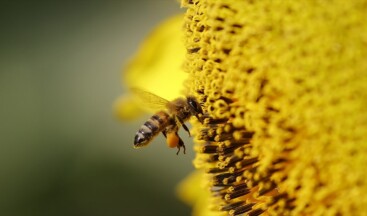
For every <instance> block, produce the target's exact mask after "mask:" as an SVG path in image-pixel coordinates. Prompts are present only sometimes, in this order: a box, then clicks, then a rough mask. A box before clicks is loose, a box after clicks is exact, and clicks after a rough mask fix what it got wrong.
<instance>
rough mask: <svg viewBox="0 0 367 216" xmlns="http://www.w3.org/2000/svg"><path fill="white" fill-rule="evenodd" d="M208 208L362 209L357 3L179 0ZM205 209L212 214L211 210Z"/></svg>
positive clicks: (366, 150) (365, 65)
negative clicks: (198, 113) (198, 114)
mask: <svg viewBox="0 0 367 216" xmlns="http://www.w3.org/2000/svg"><path fill="white" fill-rule="evenodd" d="M182 5H183V6H185V7H186V8H187V12H186V16H185V24H184V26H185V39H186V43H185V46H186V50H187V53H188V54H187V55H186V60H185V64H184V68H185V70H186V71H187V72H188V73H189V78H188V80H187V83H188V86H189V90H190V93H191V94H192V95H194V96H195V97H196V98H198V100H199V101H200V102H201V104H202V107H203V110H204V113H205V115H204V118H203V123H199V122H198V121H196V120H193V121H192V124H193V133H194V134H195V142H196V144H195V147H194V148H195V150H196V152H197V155H196V159H195V161H194V165H195V167H196V168H198V169H200V170H203V171H205V173H206V174H205V177H204V178H205V179H206V180H205V182H206V183H205V185H206V187H208V188H209V191H210V192H211V193H210V194H211V195H210V196H209V198H208V199H210V200H211V201H210V205H209V210H210V211H212V212H217V213H218V212H219V213H220V212H226V213H227V214H229V215H239V214H243V213H246V214H248V215H260V214H263V213H264V214H275V215H289V214H292V215H350V214H352V215H356V214H358V213H361V212H366V211H367V209H366V206H367V197H366V196H365V195H364V194H365V193H366V192H367V181H366V178H365V177H364V171H363V170H364V169H365V168H364V167H365V166H366V164H367V157H366V154H367V139H366V134H367V115H366V113H367V85H366V83H367V61H365V60H364V58H365V56H367V25H365V20H367V13H365V11H366V10H367V4H366V3H365V1H362V0H360V1H359V0H354V1H350V2H348V3H346V2H345V1H341V0H334V1H331V2H327V3H326V2H321V1H316V0H315V1H307V2H306V1H303V2H295V1H282V2H274V1H270V0H269V1H238V0H229V1H228V0H227V1H218V0H192V1H183V2H182ZM213 214H214V213H213Z"/></svg>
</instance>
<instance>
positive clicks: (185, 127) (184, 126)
mask: <svg viewBox="0 0 367 216" xmlns="http://www.w3.org/2000/svg"><path fill="white" fill-rule="evenodd" d="M176 121H177V122H179V123H180V124H179V125H182V127H183V128H184V129H185V131H186V132H187V133H188V134H189V136H190V137H191V134H190V130H189V128H188V127H187V126H186V125H185V123H184V122H183V121H182V120H181V119H180V118H177V117H176Z"/></svg>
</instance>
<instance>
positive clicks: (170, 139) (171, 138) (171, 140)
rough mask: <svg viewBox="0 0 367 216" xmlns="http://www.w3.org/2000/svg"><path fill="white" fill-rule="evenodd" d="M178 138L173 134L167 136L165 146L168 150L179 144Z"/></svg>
mask: <svg viewBox="0 0 367 216" xmlns="http://www.w3.org/2000/svg"><path fill="white" fill-rule="evenodd" d="M179 139H180V138H179V137H178V136H177V135H176V134H175V133H168V134H167V146H168V147H170V148H176V147H177V146H178V143H179Z"/></svg>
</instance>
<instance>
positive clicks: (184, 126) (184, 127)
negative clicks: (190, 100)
mask: <svg viewBox="0 0 367 216" xmlns="http://www.w3.org/2000/svg"><path fill="white" fill-rule="evenodd" d="M182 127H183V129H185V131H186V132H187V133H188V134H189V136H190V137H191V134H190V130H189V128H188V127H187V126H186V125H185V124H182Z"/></svg>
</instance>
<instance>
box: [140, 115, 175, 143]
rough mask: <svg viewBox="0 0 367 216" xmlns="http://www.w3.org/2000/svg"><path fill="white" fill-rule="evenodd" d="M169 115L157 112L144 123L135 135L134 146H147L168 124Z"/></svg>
mask: <svg viewBox="0 0 367 216" xmlns="http://www.w3.org/2000/svg"><path fill="white" fill-rule="evenodd" d="M168 119H169V115H168V114H167V113H166V112H163V111H161V112H158V113H157V114H155V115H153V116H152V117H151V118H150V119H148V121H146V122H145V123H144V124H143V125H142V126H141V127H140V129H139V131H138V132H137V133H136V135H135V139H134V146H135V147H141V146H145V145H148V144H149V142H150V141H151V140H152V139H153V138H154V137H155V136H157V135H158V134H159V133H160V132H161V131H163V130H164V128H165V127H166V126H167V124H168Z"/></svg>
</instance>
